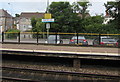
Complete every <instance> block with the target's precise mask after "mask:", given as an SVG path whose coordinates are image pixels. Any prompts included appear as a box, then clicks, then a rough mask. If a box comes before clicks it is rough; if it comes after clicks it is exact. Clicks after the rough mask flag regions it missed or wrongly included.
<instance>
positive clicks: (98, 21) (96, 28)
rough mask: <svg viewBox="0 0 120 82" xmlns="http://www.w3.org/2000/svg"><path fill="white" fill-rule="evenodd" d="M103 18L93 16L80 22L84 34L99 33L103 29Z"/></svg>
mask: <svg viewBox="0 0 120 82" xmlns="http://www.w3.org/2000/svg"><path fill="white" fill-rule="evenodd" d="M102 23H103V17H101V16H93V17H88V18H85V19H84V20H83V21H82V27H83V28H84V31H85V32H88V33H98V32H99V33H101V32H102V29H101V28H103V25H102Z"/></svg>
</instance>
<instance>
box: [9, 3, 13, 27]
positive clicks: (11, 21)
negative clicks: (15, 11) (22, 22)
mask: <svg viewBox="0 0 120 82" xmlns="http://www.w3.org/2000/svg"><path fill="white" fill-rule="evenodd" d="M8 5H10V6H11V7H10V12H11V18H10V23H11V24H10V25H11V26H10V28H11V29H12V27H13V23H14V21H13V17H12V4H11V3H8Z"/></svg>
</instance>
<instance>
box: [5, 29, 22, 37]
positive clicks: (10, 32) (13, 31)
mask: <svg viewBox="0 0 120 82" xmlns="http://www.w3.org/2000/svg"><path fill="white" fill-rule="evenodd" d="M19 32H20V31H19V30H17V29H9V30H7V33H6V38H9V39H17V36H18V33H19Z"/></svg>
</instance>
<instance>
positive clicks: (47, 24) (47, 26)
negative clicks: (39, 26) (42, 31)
mask: <svg viewBox="0 0 120 82" xmlns="http://www.w3.org/2000/svg"><path fill="white" fill-rule="evenodd" d="M46 29H47V38H48V36H49V29H50V23H46Z"/></svg>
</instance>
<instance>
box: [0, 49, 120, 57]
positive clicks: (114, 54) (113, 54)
mask: <svg viewBox="0 0 120 82" xmlns="http://www.w3.org/2000/svg"><path fill="white" fill-rule="evenodd" d="M0 50H11V51H29V52H51V53H70V54H91V55H112V56H118V55H119V54H118V53H117V54H116V53H96V52H94V53H92V52H71V51H52V50H31V49H8V48H0Z"/></svg>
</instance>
